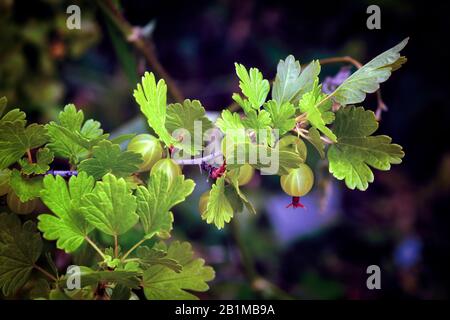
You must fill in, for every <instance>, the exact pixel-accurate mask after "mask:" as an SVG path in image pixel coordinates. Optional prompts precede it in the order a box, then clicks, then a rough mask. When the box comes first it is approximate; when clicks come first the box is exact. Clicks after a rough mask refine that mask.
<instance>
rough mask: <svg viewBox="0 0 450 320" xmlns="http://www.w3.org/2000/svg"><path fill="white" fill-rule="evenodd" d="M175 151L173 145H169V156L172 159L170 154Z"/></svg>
mask: <svg viewBox="0 0 450 320" xmlns="http://www.w3.org/2000/svg"><path fill="white" fill-rule="evenodd" d="M174 150H175V146H174V145H173V144H171V145H170V146H169V156H170V157H171V158H172V154H173V151H174Z"/></svg>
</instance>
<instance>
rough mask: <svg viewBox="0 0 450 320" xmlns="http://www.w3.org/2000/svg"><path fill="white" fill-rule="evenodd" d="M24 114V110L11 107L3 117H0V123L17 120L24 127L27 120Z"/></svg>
mask: <svg viewBox="0 0 450 320" xmlns="http://www.w3.org/2000/svg"><path fill="white" fill-rule="evenodd" d="M25 118H26V115H25V112H23V111H20V110H19V109H13V110H11V111H9V112H8V113H6V114H5V115H4V116H3V118H1V119H0V125H2V124H3V123H5V122H8V121H9V122H18V123H19V124H20V125H21V126H22V127H25V125H26V124H27V121H26V120H25Z"/></svg>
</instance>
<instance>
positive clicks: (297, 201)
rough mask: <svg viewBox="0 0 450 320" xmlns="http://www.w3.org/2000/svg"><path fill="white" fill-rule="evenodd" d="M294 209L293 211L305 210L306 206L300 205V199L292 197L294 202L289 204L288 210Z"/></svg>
mask: <svg viewBox="0 0 450 320" xmlns="http://www.w3.org/2000/svg"><path fill="white" fill-rule="evenodd" d="M290 207H292V208H293V209H295V208H304V207H305V206H304V205H303V204H301V203H300V197H292V202H291V203H289V204H288V205H287V206H286V208H290Z"/></svg>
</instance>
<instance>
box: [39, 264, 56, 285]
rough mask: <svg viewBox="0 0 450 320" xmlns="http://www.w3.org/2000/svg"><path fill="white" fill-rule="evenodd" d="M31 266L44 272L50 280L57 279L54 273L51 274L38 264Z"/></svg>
mask: <svg viewBox="0 0 450 320" xmlns="http://www.w3.org/2000/svg"><path fill="white" fill-rule="evenodd" d="M33 267H34V268H35V269H36V270H39V271H40V272H41V273H43V274H45V275H46V276H47V277H48V278H50V279H51V280H53V281H55V282H57V281H58V279H56V277H55V276H54V275H52V274H51V273H50V272H48V271H46V270H44V269H43V268H41V267H40V266H38V265H37V264H34V265H33Z"/></svg>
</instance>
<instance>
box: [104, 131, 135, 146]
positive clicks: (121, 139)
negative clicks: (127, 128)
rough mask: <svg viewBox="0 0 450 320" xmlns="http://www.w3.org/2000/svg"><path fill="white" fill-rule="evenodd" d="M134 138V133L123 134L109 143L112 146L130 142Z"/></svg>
mask: <svg viewBox="0 0 450 320" xmlns="http://www.w3.org/2000/svg"><path fill="white" fill-rule="evenodd" d="M135 136H136V133H125V134H121V135H120V136H117V137H115V138H112V139H111V140H110V141H111V143H112V144H119V145H120V144H121V143H123V142H125V141H128V140H131V139H133V138H134V137H135Z"/></svg>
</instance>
